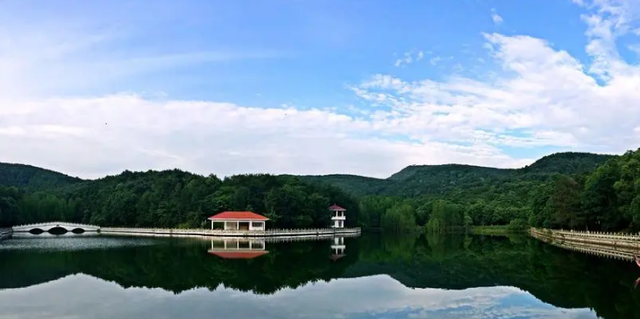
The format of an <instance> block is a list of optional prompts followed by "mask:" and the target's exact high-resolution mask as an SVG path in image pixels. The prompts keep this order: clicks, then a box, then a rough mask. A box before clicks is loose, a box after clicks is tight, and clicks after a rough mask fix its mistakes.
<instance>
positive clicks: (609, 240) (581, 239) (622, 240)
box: [529, 228, 640, 260]
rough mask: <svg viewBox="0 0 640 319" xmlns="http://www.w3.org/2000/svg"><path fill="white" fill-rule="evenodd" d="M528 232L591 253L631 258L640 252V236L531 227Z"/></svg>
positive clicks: (542, 238) (569, 247) (541, 238)
mask: <svg viewBox="0 0 640 319" xmlns="http://www.w3.org/2000/svg"><path fill="white" fill-rule="evenodd" d="M529 234H530V235H531V236H532V237H534V238H536V239H540V240H542V241H544V242H546V243H549V244H551V245H554V246H558V247H561V248H564V249H569V250H574V251H579V252H582V253H587V254H591V255H596V256H601V257H608V258H615V259H623V260H633V259H634V258H633V256H634V254H640V236H639V235H637V234H624V233H610V232H581V231H566V230H552V229H540V228H531V229H530V230H529Z"/></svg>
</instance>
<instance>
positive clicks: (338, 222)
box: [329, 204, 347, 228]
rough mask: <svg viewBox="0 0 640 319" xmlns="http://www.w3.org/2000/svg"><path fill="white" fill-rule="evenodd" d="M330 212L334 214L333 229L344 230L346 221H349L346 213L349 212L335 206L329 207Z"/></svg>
mask: <svg viewBox="0 0 640 319" xmlns="http://www.w3.org/2000/svg"><path fill="white" fill-rule="evenodd" d="M329 210H330V211H331V212H332V213H333V215H332V216H331V221H332V222H333V225H331V227H333V228H344V221H345V220H346V219H347V216H346V215H345V212H346V211H347V210H346V209H344V208H342V207H340V206H338V205H335V204H334V205H332V206H331V207H329Z"/></svg>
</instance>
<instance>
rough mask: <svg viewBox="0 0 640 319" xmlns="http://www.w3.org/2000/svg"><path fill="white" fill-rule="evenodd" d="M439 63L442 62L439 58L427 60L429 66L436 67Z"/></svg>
mask: <svg viewBox="0 0 640 319" xmlns="http://www.w3.org/2000/svg"><path fill="white" fill-rule="evenodd" d="M440 61H442V57H439V56H435V57H433V58H431V59H429V63H430V64H431V65H436V64H438V62H440Z"/></svg>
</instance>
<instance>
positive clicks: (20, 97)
mask: <svg viewBox="0 0 640 319" xmlns="http://www.w3.org/2000/svg"><path fill="white" fill-rule="evenodd" d="M639 13H640V1H637V0H633V1H623V0H581V1H579V0H553V1H552V0H544V1H543V0H538V1H534V0H519V1H511V0H502V1H498V0H495V1H483V0H459V1H445V0H433V1H337V0H335V1H334V0H326V1H320V0H308V1H301V0H289V1H284V0H283V1H280V0H274V1H257V0H256V1H195V0H190V1H181V2H176V1H167V0H161V1H124V0H111V1H102V0H100V1H92V2H86V1H71V0H52V1H47V2H41V1H13V0H12V1H7V0H0V21H2V23H0V102H2V106H0V136H3V138H2V139H0V151H1V153H2V154H10V155H6V156H4V157H3V158H0V161H13V162H25V163H30V164H34V165H41V166H46V167H50V168H53V169H58V170H62V171H65V172H69V173H71V174H75V175H80V176H83V177H98V176H101V175H103V174H107V173H117V172H119V171H122V170H124V169H134V170H138V169H142V170H146V169H149V168H153V169H164V168H173V167H179V168H182V169H188V170H192V171H195V172H198V173H203V174H208V173H216V174H219V175H228V174H234V173H250V172H270V173H300V174H326V173H354V174H364V175H370V176H379V177H386V176H388V175H390V174H392V173H393V172H395V171H397V170H399V169H401V168H402V167H404V166H406V165H411V164H442V163H452V162H454V163H466V164H475V165H486V166H498V167H520V166H523V165H526V164H529V163H531V162H532V161H533V160H535V159H536V158H539V157H541V156H543V155H546V154H548V153H550V152H556V151H592V152H600V153H619V152H623V151H625V150H627V149H635V148H637V147H638V142H640V108H638V107H637V105H640V104H639V103H638V102H640V94H639V93H638V92H640V67H639V66H638V61H639V59H638V58H639V57H640V23H638V22H639V20H638V19H639V18H640V15H639ZM98 123H100V124H102V126H98V125H97V124H98ZM105 123H108V124H105ZM105 126H106V127H105ZM43 153H45V154H48V155H49V156H46V157H43V156H39V154H43ZM78 153H82V154H86V156H85V157H83V159H82V161H79V160H78V157H77V156H74V155H72V154H78ZM123 153H125V154H127V155H126V156H115V155H118V154H123ZM327 153H332V154H333V155H332V156H328V157H327V156H326V155H325V154H327ZM92 154H95V155H92ZM100 155H107V156H100ZM105 157H107V159H105ZM114 157H117V158H114Z"/></svg>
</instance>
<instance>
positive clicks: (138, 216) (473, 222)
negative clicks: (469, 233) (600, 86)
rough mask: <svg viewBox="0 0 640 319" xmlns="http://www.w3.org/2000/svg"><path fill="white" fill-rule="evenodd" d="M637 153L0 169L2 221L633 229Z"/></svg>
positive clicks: (636, 222)
mask: <svg viewBox="0 0 640 319" xmlns="http://www.w3.org/2000/svg"><path fill="white" fill-rule="evenodd" d="M639 161H640V150H638V151H629V152H627V153H626V154H624V155H622V156H611V155H597V154H590V153H557V154H552V155H549V156H546V157H544V158H542V159H540V160H538V161H536V162H535V163H533V164H532V165H529V166H527V167H524V168H520V169H497V168H487V167H477V166H469V165H457V164H448V165H423V166H409V167H407V168H405V169H403V170H401V171H400V172H398V173H396V174H394V175H392V176H391V177H389V178H387V179H375V178H368V177H363V176H353V175H328V176H290V175H280V176H274V175H268V174H254V175H237V176H232V177H228V178H224V179H219V178H218V177H216V176H214V175H210V176H201V175H196V174H191V173H188V172H184V171H180V170H167V171H160V172H158V171H147V172H129V171H125V172H123V173H121V174H119V175H116V176H107V177H104V178H101V179H97V180H81V179H78V178H74V177H70V176H66V175H64V174H60V173H56V172H52V171H49V170H44V169H39V168H35V167H32V166H25V165H16V164H3V165H0V227H2V226H9V225H14V224H19V223H29V222H37V221H50V220H63V221H73V222H82V223H93V224H98V225H102V226H140V227H142V226H155V227H202V226H204V224H203V223H204V222H205V219H206V217H208V216H211V215H213V214H215V213H218V212H221V211H224V210H251V211H255V212H257V213H260V214H263V215H266V216H268V217H269V218H270V219H271V225H269V227H271V228H281V227H282V228H288V227H326V226H327V225H328V224H329V218H330V216H329V214H328V212H327V207H328V206H329V205H331V204H333V203H337V204H339V205H341V206H343V207H345V208H347V210H348V211H347V216H348V217H347V226H362V227H365V228H383V229H386V230H390V231H404V230H406V229H416V228H422V229H425V230H428V231H430V232H444V231H448V230H451V229H469V227H472V226H488V225H508V226H509V227H510V228H511V229H513V230H518V229H524V228H526V227H528V226H543V227H554V228H559V227H563V228H575V229H591V230H597V229H600V230H634V231H635V230H639V229H640V164H639V163H638V162H639Z"/></svg>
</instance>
